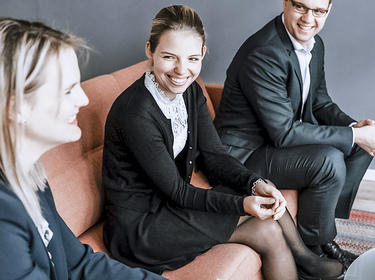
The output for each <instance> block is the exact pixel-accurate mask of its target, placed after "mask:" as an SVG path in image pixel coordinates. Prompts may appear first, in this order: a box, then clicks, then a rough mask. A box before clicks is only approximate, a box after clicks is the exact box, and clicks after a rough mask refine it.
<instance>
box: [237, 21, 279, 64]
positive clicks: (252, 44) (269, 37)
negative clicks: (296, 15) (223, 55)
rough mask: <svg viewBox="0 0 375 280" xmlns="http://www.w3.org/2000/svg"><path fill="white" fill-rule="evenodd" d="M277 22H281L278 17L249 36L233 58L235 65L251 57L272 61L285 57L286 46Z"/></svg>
mask: <svg viewBox="0 0 375 280" xmlns="http://www.w3.org/2000/svg"><path fill="white" fill-rule="evenodd" d="M279 22H281V20H280V18H279V16H278V17H276V18H274V19H272V20H271V21H269V22H268V23H267V24H266V25H265V26H263V27H262V28H261V29H260V30H259V31H257V32H256V33H254V34H253V35H251V36H250V37H249V38H248V39H247V40H246V41H245V42H244V43H243V44H242V46H241V47H240V49H239V50H238V52H237V54H236V56H235V58H234V61H235V63H236V64H237V65H238V64H239V63H240V62H245V61H246V60H247V59H248V58H252V57H261V58H266V57H270V58H272V59H278V58H280V59H282V58H283V57H285V54H286V45H285V42H283V39H282V36H281V34H280V33H281V32H283V31H282V29H281V28H280V23H279Z"/></svg>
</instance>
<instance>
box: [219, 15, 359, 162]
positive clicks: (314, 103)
mask: <svg viewBox="0 0 375 280" xmlns="http://www.w3.org/2000/svg"><path fill="white" fill-rule="evenodd" d="M315 41H316V43H315V45H314V48H313V50H312V51H311V53H312V59H311V62H310V76H311V83H310V91H309V95H308V98H307V100H306V103H305V107H304V108H303V110H302V88H303V84H302V78H301V71H300V66H299V62H298V58H297V55H296V54H295V51H294V47H293V44H292V42H291V40H290V38H289V36H288V34H287V32H286V29H285V27H284V25H283V23H282V20H281V16H278V17H276V18H275V19H273V20H271V21H270V22H269V23H268V24H267V25H265V26H264V27H263V28H262V29H261V30H259V31H258V32H257V33H255V34H254V35H252V36H251V37H250V38H248V39H247V40H246V41H245V42H244V44H243V45H242V46H241V48H240V49H239V50H238V52H237V54H236V55H235V57H234V59H233V61H232V63H231V64H230V66H229V68H228V70H227V78H226V81H225V84H224V91H223V98H222V100H221V104H220V107H219V110H218V113H217V115H216V119H215V125H216V127H217V129H218V132H219V135H220V136H221V139H222V142H223V143H224V144H227V145H230V146H236V147H240V148H243V149H246V150H247V151H248V153H247V157H248V156H249V155H250V154H251V152H252V151H254V150H256V149H257V148H259V147H260V146H262V145H272V146H274V147H280V148H282V147H291V146H298V145H308V144H325V145H331V146H333V147H336V148H337V149H339V150H341V151H342V152H343V153H345V154H349V153H350V151H351V148H352V141H353V133H352V129H351V128H350V127H348V125H349V124H350V123H352V122H354V120H353V119H352V118H351V117H349V116H347V115H346V114H345V113H344V112H342V111H341V110H340V108H339V107H338V106H337V105H336V104H335V103H333V102H332V100H331V98H330V97H329V95H328V93H327V88H326V81H325V72H324V45H323V41H322V39H321V38H320V37H319V36H318V35H316V36H315ZM302 111H303V113H302V114H301V112H302Z"/></svg>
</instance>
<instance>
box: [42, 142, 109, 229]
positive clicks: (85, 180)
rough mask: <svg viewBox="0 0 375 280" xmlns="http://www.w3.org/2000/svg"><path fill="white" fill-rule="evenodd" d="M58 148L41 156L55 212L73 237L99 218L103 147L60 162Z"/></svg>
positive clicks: (100, 210) (101, 199) (101, 195)
mask: <svg viewBox="0 0 375 280" xmlns="http://www.w3.org/2000/svg"><path fill="white" fill-rule="evenodd" d="M59 151H60V150H58V151H57V153H55V152H51V153H47V154H45V155H44V156H43V159H42V160H43V164H44V166H46V167H47V168H46V173H47V177H48V181H49V184H50V186H51V190H52V192H53V196H54V199H55V201H56V207H57V211H58V212H59V214H60V215H61V217H62V218H63V220H64V221H65V223H66V224H67V225H68V226H69V228H70V229H71V230H72V231H73V233H74V234H75V235H76V236H79V235H80V234H81V233H83V232H85V231H86V230H87V229H89V228H90V227H92V226H93V225H95V224H96V223H97V222H98V220H99V219H100V217H101V212H102V208H103V207H102V206H103V194H102V191H101V188H100V185H101V170H102V154H103V146H100V147H98V148H96V149H94V150H92V151H90V152H87V153H86V154H85V155H83V156H81V157H80V158H77V160H74V161H73V160H72V161H70V162H68V163H66V165H64V166H61V168H60V169H59V170H58V172H57V170H56V169H55V168H49V167H53V166H54V165H61V162H60V156H61V155H62V153H59Z"/></svg>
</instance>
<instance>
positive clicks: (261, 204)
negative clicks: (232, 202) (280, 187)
mask: <svg viewBox="0 0 375 280" xmlns="http://www.w3.org/2000/svg"><path fill="white" fill-rule="evenodd" d="M273 204H275V199H274V198H272V197H262V196H254V195H252V196H246V197H245V199H244V201H243V208H244V210H245V212H246V213H247V214H250V215H252V216H254V217H257V218H259V219H261V220H266V219H269V218H271V217H273V215H275V211H274V210H273V209H272V206H273Z"/></svg>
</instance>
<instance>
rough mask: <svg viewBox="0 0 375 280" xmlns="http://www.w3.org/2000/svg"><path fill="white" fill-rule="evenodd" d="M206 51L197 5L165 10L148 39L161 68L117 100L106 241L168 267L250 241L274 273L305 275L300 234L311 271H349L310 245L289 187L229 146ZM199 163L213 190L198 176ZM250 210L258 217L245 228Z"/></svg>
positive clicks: (159, 268) (106, 174) (118, 251)
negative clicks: (213, 107)
mask: <svg viewBox="0 0 375 280" xmlns="http://www.w3.org/2000/svg"><path fill="white" fill-rule="evenodd" d="M205 52H206V46H205V33H204V29H203V25H202V22H201V20H200V18H199V16H198V15H197V14H196V12H195V11H194V10H192V9H190V8H188V7H184V6H171V7H167V8H164V9H162V10H161V11H160V12H159V13H158V14H157V15H156V17H155V19H154V20H153V26H152V30H151V36H150V39H149V41H148V42H147V43H146V54H147V56H148V57H149V59H150V60H151V61H152V65H153V66H152V69H151V71H150V72H146V73H145V74H144V75H143V76H142V77H141V78H140V79H139V80H137V81H136V82H135V83H134V84H133V85H131V86H130V87H129V88H128V89H126V90H125V91H124V92H123V93H122V94H121V95H120V96H119V97H118V98H117V99H116V101H115V102H114V104H113V106H112V108H111V110H110V112H109V115H108V118H107V122H106V126H105V141H104V151H103V186H104V189H105V194H106V202H105V209H106V217H105V223H104V243H105V245H106V247H107V248H108V250H109V251H110V252H111V254H112V255H113V256H114V257H115V258H116V259H118V260H120V261H122V262H124V263H126V264H129V265H132V266H135V265H136V266H141V267H145V268H147V269H150V270H152V271H155V272H157V273H162V272H163V271H164V270H174V269H176V268H178V267H181V266H183V265H185V264H186V263H188V262H190V261H191V260H193V259H194V258H195V257H196V256H198V255H199V254H202V253H203V252H205V251H207V250H208V249H210V248H211V247H213V246H214V245H216V244H220V243H227V242H235V243H242V244H245V245H248V246H251V247H252V248H254V249H255V250H256V251H257V252H258V253H259V254H260V255H261V257H262V261H263V268H264V269H263V273H264V275H265V278H266V279H296V278H297V273H296V266H295V264H294V260H293V256H292V253H291V251H290V249H289V247H288V245H287V242H288V243H290V244H291V243H293V242H292V241H294V248H293V246H292V248H293V249H294V250H293V253H295V254H296V256H297V255H298V254H299V255H300V256H302V255H303V256H304V259H303V258H300V259H299V261H298V264H299V265H302V266H303V268H305V270H306V271H307V273H309V272H312V271H313V270H314V269H315V270H316V271H318V269H320V270H323V271H325V273H326V272H327V271H328V267H329V268H331V269H332V270H333V271H334V274H333V275H335V274H339V273H340V272H341V268H342V267H341V265H340V264H339V263H337V262H335V261H332V262H330V261H327V260H325V259H322V260H324V261H321V260H320V259H319V257H318V256H315V255H313V254H312V253H311V252H309V251H307V250H306V248H304V247H303V243H302V242H301V240H300V239H299V236H298V234H297V232H296V229H295V226H294V224H293V221H292V219H291V218H290V215H289V213H288V214H286V215H283V214H284V212H285V206H286V203H285V199H284V198H283V196H282V195H281V193H280V192H279V191H278V190H277V189H276V188H275V187H274V186H273V185H272V184H271V183H270V182H266V181H265V180H263V179H262V178H260V177H259V176H257V174H254V173H252V172H250V171H249V170H248V169H246V168H245V167H244V166H243V165H242V164H241V163H240V162H239V161H237V160H236V159H235V158H233V157H231V156H229V155H228V154H227V153H226V151H225V149H224V148H223V146H222V144H221V142H220V140H219V138H218V135H217V133H216V131H215V128H214V126H213V124H212V120H211V118H210V115H209V112H208V109H207V105H206V99H205V97H204V95H203V93H202V89H201V88H200V87H199V85H198V84H197V83H196V82H195V79H196V78H197V77H198V75H199V73H200V70H201V63H202V59H203V57H204V55H205ZM193 169H200V170H202V171H203V173H204V174H205V175H206V176H207V177H208V179H209V182H210V184H211V186H213V188H212V189H211V190H206V189H200V188H197V187H194V186H193V185H191V184H190V179H191V176H192V172H193ZM245 215H252V216H255V217H256V218H250V216H247V219H246V220H245V221H244V222H243V223H241V224H240V225H239V226H238V222H239V218H240V216H245ZM275 220H279V222H280V225H282V227H283V228H286V229H287V230H284V234H285V235H286V236H287V240H285V239H284V236H283V232H282V231H281V230H280V226H279V223H278V222H275ZM290 244H289V245H290ZM297 249H298V250H299V251H298V250H297ZM322 263H325V265H324V264H323V268H322ZM333 279H335V278H333Z"/></svg>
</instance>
